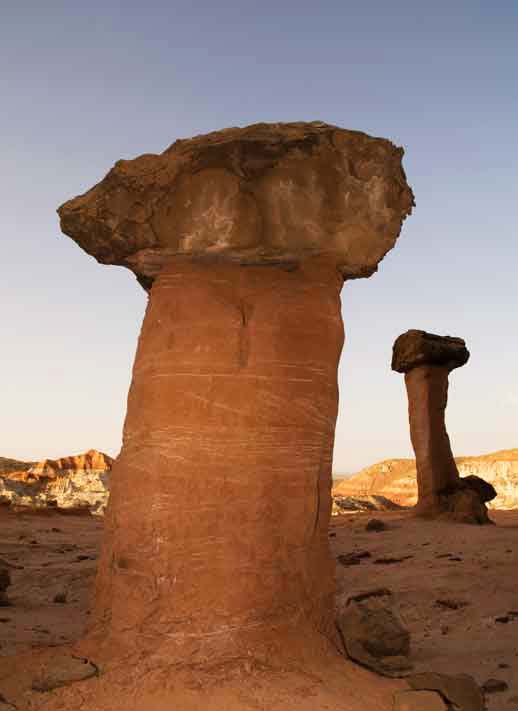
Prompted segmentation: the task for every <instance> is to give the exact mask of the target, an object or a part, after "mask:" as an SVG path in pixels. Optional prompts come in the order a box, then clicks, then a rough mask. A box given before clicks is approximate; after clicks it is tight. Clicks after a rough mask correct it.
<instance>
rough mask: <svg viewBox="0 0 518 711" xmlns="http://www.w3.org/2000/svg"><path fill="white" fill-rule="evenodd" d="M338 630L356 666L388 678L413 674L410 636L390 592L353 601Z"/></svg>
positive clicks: (359, 596) (341, 619)
mask: <svg viewBox="0 0 518 711" xmlns="http://www.w3.org/2000/svg"><path fill="white" fill-rule="evenodd" d="M338 628H339V630H340V632H341V634H342V637H343V640H344V644H345V648H346V650H347V654H348V655H349V657H350V658H351V659H353V660H354V661H355V662H358V663H359V664H361V665H363V666H365V667H367V668H369V669H372V670H373V671H376V672H378V673H379V674H383V675H385V676H396V677H397V676H404V675H405V673H407V672H409V671H410V670H411V668H412V667H411V664H410V661H409V659H408V655H409V653H410V634H409V632H408V630H407V629H406V628H405V627H404V626H403V623H402V621H401V619H400V618H399V616H398V615H397V613H396V612H395V610H394V609H393V600H392V593H391V592H390V590H388V589H386V588H379V589H377V590H373V591H370V592H367V593H361V594H360V595H355V596H354V597H351V598H349V600H348V601H347V605H346V607H345V610H344V611H343V612H342V613H341V615H340V616H339V618H338Z"/></svg>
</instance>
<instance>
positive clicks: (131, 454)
mask: <svg viewBox="0 0 518 711" xmlns="http://www.w3.org/2000/svg"><path fill="white" fill-rule="evenodd" d="M341 286H342V278H341V276H340V275H339V274H338V272H337V271H336V269H335V268H334V267H333V265H329V264H326V263H323V264H321V263H318V261H317V262H312V263H308V264H306V265H302V266H301V267H300V268H298V269H289V270H287V269H285V268H283V267H257V266H256V267H243V266H240V265H237V264H228V263H225V262H215V263H204V262H202V263H195V262H192V261H185V262H182V261H179V262H174V263H171V264H170V265H169V266H168V267H166V268H164V270H163V271H162V273H161V274H160V275H159V276H158V277H157V279H156V281H155V283H154V286H153V288H152V290H151V294H150V301H149V306H148V309H147V313H146V317H145V320H144V325H143V328H142V333H141V336H140V342H139V347H138V352H137V356H136V359H135V366H134V371H133V381H132V385H131V389H130V393H129V398H128V412H127V417H126V424H125V428H124V444H123V448H122V451H121V454H120V456H119V458H118V460H117V462H116V464H115V468H114V470H113V473H112V482H113V485H112V491H111V498H110V504H109V510H108V516H107V521H106V545H105V547H104V551H103V554H102V560H101V563H100V569H99V577H98V581H97V601H96V609H95V619H94V626H93V628H92V632H93V633H94V634H96V633H99V635H100V636H101V637H102V636H103V635H104V633H105V632H106V629H105V628H107V629H108V630H109V637H110V644H111V646H112V648H113V650H115V649H116V648H117V649H118V650H119V652H120V650H121V649H126V650H127V649H133V650H139V651H142V650H143V649H145V648H146V646H147V645H151V648H153V649H154V651H156V645H157V639H160V640H161V645H162V649H161V652H162V653H163V654H166V653H167V656H168V658H169V659H170V660H171V661H180V660H184V661H185V660H186V659H190V660H191V661H193V660H196V659H197V660H199V658H200V655H201V657H205V656H207V655H209V656H211V655H212V654H214V653H216V652H217V653H218V654H219V655H222V654H224V655H227V654H229V655H238V656H239V655H240V654H243V653H244V654H246V650H247V645H248V646H250V645H251V640H252V639H256V638H257V637H258V636H261V635H265V634H270V630H271V629H272V628H277V629H281V628H285V627H286V626H292V627H299V628H301V627H303V626H304V625H308V624H309V625H311V626H312V627H314V628H316V629H319V630H321V631H322V632H323V633H324V634H326V635H327V636H330V637H332V636H333V601H332V599H333V591H334V584H333V563H332V560H331V557H330V555H329V549H328V522H329V515H330V509H331V497H330V488H331V460H332V450H333V437H334V427H335V419H336V412H337V398H338V392H337V382H336V372H337V366H338V360H339V357H340V351H341V347H342V342H343V328H342V321H341V315H340V298H339V293H340V289H341ZM237 632H239V634H236V633H237ZM166 650H167V652H166Z"/></svg>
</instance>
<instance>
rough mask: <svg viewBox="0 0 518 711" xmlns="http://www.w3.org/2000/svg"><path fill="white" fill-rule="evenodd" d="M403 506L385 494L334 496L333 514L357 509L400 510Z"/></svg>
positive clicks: (336, 514)
mask: <svg viewBox="0 0 518 711" xmlns="http://www.w3.org/2000/svg"><path fill="white" fill-rule="evenodd" d="M403 508H404V507H403V506H400V505H399V504H396V503H394V502H393V501H390V499H387V498H386V497H385V496H340V495H339V494H338V495H334V496H333V510H332V515H333V516H338V515H340V514H344V513H352V512H357V511H400V510H401V509H403Z"/></svg>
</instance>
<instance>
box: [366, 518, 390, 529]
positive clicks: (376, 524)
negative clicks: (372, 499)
mask: <svg viewBox="0 0 518 711" xmlns="http://www.w3.org/2000/svg"><path fill="white" fill-rule="evenodd" d="M386 529H387V526H386V524H385V523H383V521H380V519H379V518H371V519H370V521H367V525H366V526H365V530H366V531H385V530H386Z"/></svg>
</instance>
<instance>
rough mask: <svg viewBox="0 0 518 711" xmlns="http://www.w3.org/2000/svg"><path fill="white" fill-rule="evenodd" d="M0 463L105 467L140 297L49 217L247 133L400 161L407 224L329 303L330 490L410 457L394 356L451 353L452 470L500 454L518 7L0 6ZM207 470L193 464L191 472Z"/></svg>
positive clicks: (509, 297) (119, 419) (515, 261)
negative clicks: (333, 408) (332, 340)
mask: <svg viewBox="0 0 518 711" xmlns="http://www.w3.org/2000/svg"><path fill="white" fill-rule="evenodd" d="M0 4H1V27H0V97H1V98H0V105H1V111H0V144H1V152H0V166H1V169H0V181H1V182H0V187H1V210H0V240H1V247H2V249H1V260H2V269H1V279H0V328H1V335H2V338H1V345H0V349H1V350H0V397H1V406H0V455H1V456H11V457H18V458H22V459H23V458H28V459H33V458H41V457H45V456H58V455H63V454H71V453H76V452H80V451H84V450H86V449H89V448H91V447H95V448H98V449H101V450H104V451H106V452H108V453H110V454H116V453H117V452H118V449H119V447H120V439H121V430H122V424H123V418H124V413H125V408H126V395H127V390H128V385H129V380H130V373H131V365H132V361H133V356H134V352H135V346H136V341H137V336H138V332H139V329H140V325H141V321H142V316H143V312H144V308H145V302H146V297H145V293H144V292H143V291H142V289H140V287H138V285H137V284H136V282H135V279H134V277H133V276H132V274H131V273H130V272H128V271H126V270H124V269H123V268H118V267H106V266H100V265H98V264H97V263H96V262H95V261H94V260H93V259H92V258H90V257H88V256H87V255H86V254H85V253H83V252H82V251H81V250H80V249H79V248H78V247H77V246H76V245H75V244H74V243H73V242H72V241H71V240H70V239H68V238H67V237H65V236H63V235H61V233H60V231H59V225H58V220H57V216H56V214H55V209H56V207H57V206H58V205H60V204H61V203H62V202H64V201H65V200H67V199H69V198H71V197H72V196H74V195H77V194H78V193H81V192H84V191H85V190H86V189H88V188H90V187H91V186H92V185H93V184H94V183H95V182H97V181H98V180H100V179H101V178H102V177H103V176H104V174H105V173H106V172H107V171H108V169H109V168H110V167H111V166H112V164H113V163H114V162H115V161H116V160H118V159H119V158H131V157H134V156H136V155H139V154H141V153H149V152H161V151H162V150H163V149H164V148H166V147H167V146H168V145H169V144H171V143H172V142H173V141H174V140H175V139H176V138H180V137H188V136H191V135H195V134H199V133H205V132H208V131H211V130H215V129H218V128H223V127H227V126H244V125H247V124H250V123H255V122H258V121H292V120H307V121H312V120H323V121H327V122H329V123H333V124H337V125H339V126H342V127H345V128H352V129H359V130H363V131H365V132H367V133H370V134H372V135H376V136H384V137H387V138H390V139H391V140H392V141H394V142H395V143H396V144H398V145H402V146H404V148H405V150H406V155H405V159H404V165H405V169H406V172H407V176H408V180H409V182H410V184H411V185H412V187H413V189H414V192H415V195H416V202H417V206H416V208H415V211H414V214H413V215H412V216H411V217H410V218H408V220H407V221H406V223H405V225H404V227H403V232H402V235H401V237H400V240H399V241H398V244H397V246H396V248H395V249H394V250H393V251H392V252H390V253H389V255H388V256H387V257H386V258H385V260H384V261H383V262H382V264H381V265H380V270H379V273H378V274H377V275H375V276H373V277H372V278H370V279H365V280H360V281H354V282H348V283H346V285H345V287H344V290H343V295H342V302H343V316H344V322H345V328H346V336H347V341H346V345H345V349H344V353H343V356H342V362H341V368H340V389H341V396H340V415H339V420H338V425H337V432H336V447H335V472H337V473H339V472H349V471H354V470H356V469H358V468H360V467H361V466H364V465H367V464H370V463H372V462H374V461H376V460H379V459H384V458H389V457H398V456H410V455H411V449H410V443H409V436H408V424H407V416H406V395H405V391H404V383H403V378H402V376H400V375H397V374H395V373H392V372H391V370H390V358H391V347H392V343H393V341H394V339H395V337H396V336H397V335H399V333H401V332H403V331H405V330H407V329H408V328H423V329H427V330H430V331H433V332H436V333H441V334H450V335H458V336H462V337H464V338H465V339H466V341H467V344H468V347H469V349H470V351H471V354H472V355H471V360H470V362H469V363H468V365H467V366H465V367H464V368H462V369H460V370H457V371H454V373H453V374H452V376H451V378H450V382H451V386H450V403H449V408H448V427H449V432H450V436H451V439H452V442H453V446H454V450H455V452H456V453H457V454H475V453H481V452H487V451H492V450H495V449H501V448H508V447H518V427H517V425H518V317H517V305H518V278H517V267H518V234H517V208H518V80H517V77H518V4H517V3H516V2H514V1H512V0H509V1H508V2H504V1H503V0H493V1H492V2H489V1H488V0H486V1H484V2H479V1H477V0H470V1H469V2H468V1H462V0H448V1H444V0H435V1H434V2H420V1H419V0H417V2H416V0H412V1H410V0H393V1H392V2H386V1H377V2H373V1H372V0H363V1H362V2H349V1H348V0H320V2H315V1H314V0H311V1H309V0H298V1H297V2H291V1H289V0H276V2H273V1H272V0H265V1H263V2H261V3H258V2H251V1H250V0H219V2H214V1H213V0H211V1H209V0H204V1H200V0H170V1H169V2H165V1H163V2H159V1H158V0H148V1H147V2H142V0H139V1H138V2H133V1H132V0H127V1H125V2H122V0H121V1H120V2H115V1H114V0H89V2H76V1H75V0H61V2H58V1H56V0H46V1H45V2H41V0H33V1H32V2H29V1H27V0H2V2H1V3H0ZM207 468H208V469H210V462H207Z"/></svg>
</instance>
